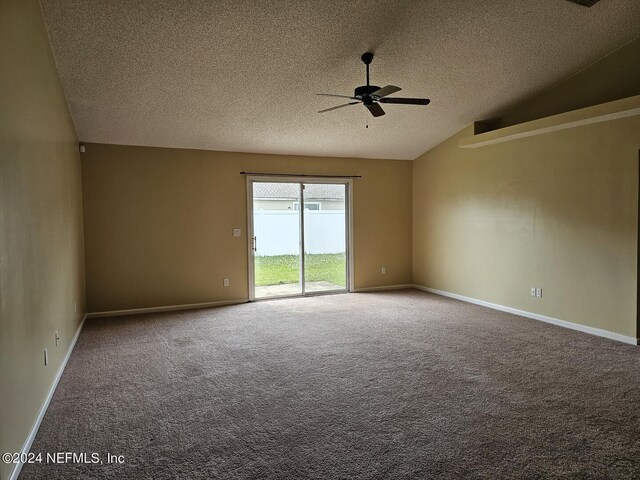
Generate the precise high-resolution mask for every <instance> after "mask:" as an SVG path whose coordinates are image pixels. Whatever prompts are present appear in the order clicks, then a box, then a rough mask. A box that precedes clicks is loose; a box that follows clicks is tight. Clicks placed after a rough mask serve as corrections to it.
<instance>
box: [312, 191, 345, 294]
mask: <svg viewBox="0 0 640 480" xmlns="http://www.w3.org/2000/svg"><path fill="white" fill-rule="evenodd" d="M345 198H346V185H344V184H325V183H306V184H304V282H305V283H304V288H305V292H307V293H313V292H327V291H333V290H344V289H346V288H347V253H346V252H347V237H346V223H347V222H346V220H347V217H346V212H345V207H346V201H345Z"/></svg>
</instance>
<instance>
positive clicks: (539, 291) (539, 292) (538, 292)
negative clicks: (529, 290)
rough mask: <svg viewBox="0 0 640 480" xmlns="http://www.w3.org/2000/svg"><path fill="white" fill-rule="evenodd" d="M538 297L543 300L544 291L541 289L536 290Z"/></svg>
mask: <svg viewBox="0 0 640 480" xmlns="http://www.w3.org/2000/svg"><path fill="white" fill-rule="evenodd" d="M536 297H538V298H542V289H541V288H536Z"/></svg>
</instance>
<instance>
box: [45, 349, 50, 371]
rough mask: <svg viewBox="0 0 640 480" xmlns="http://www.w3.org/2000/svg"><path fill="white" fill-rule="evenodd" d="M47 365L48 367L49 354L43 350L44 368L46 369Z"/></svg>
mask: <svg viewBox="0 0 640 480" xmlns="http://www.w3.org/2000/svg"><path fill="white" fill-rule="evenodd" d="M47 365H49V353H48V352H47V349H46V348H45V349H44V366H45V367H46V366H47Z"/></svg>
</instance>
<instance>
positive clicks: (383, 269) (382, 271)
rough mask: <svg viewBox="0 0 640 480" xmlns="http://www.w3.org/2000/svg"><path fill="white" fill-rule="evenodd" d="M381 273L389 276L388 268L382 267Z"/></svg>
mask: <svg viewBox="0 0 640 480" xmlns="http://www.w3.org/2000/svg"><path fill="white" fill-rule="evenodd" d="M381 273H382V275H386V274H387V267H382V269H381Z"/></svg>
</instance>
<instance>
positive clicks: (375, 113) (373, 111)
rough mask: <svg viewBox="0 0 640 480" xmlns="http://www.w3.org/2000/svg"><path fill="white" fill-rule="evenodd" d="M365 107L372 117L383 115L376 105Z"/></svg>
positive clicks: (379, 107) (382, 111)
mask: <svg viewBox="0 0 640 480" xmlns="http://www.w3.org/2000/svg"><path fill="white" fill-rule="evenodd" d="M365 107H367V108H368V109H369V111H370V112H371V115H373V116H374V117H381V116H382V115H384V110H383V109H382V107H381V106H380V105H378V104H377V103H372V104H371V105H365Z"/></svg>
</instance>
